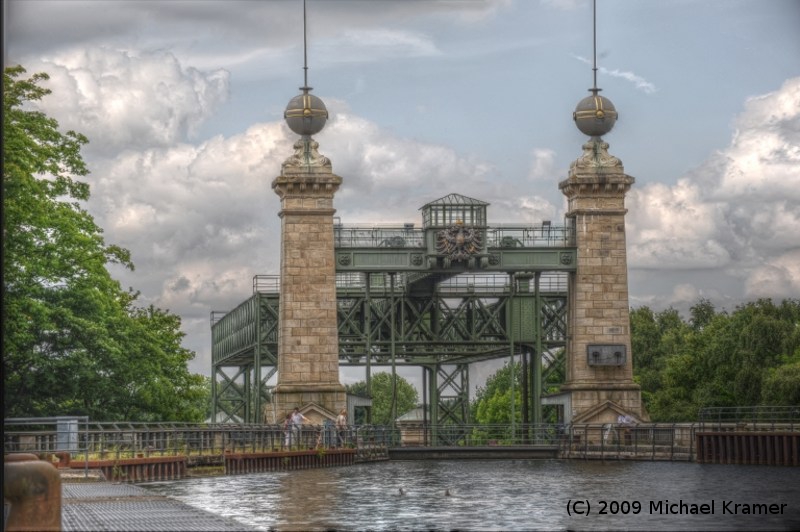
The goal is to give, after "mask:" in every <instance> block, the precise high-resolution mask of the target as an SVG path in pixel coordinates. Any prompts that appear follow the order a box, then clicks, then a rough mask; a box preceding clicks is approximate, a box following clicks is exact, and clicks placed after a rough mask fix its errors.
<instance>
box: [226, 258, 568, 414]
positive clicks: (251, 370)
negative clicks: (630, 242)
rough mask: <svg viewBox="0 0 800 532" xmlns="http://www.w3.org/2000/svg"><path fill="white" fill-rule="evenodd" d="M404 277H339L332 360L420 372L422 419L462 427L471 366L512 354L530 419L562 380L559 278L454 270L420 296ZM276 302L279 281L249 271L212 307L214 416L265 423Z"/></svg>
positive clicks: (562, 291)
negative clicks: (234, 298)
mask: <svg viewBox="0 0 800 532" xmlns="http://www.w3.org/2000/svg"><path fill="white" fill-rule="evenodd" d="M408 277H409V276H408V275H406V274H396V273H380V274H378V273H370V274H365V273H362V274H352V273H347V274H342V273H340V274H338V316H339V317H338V323H339V352H340V358H339V363H340V365H341V366H362V367H366V368H368V369H367V373H368V374H369V373H370V372H371V371H372V368H373V367H383V368H386V367H391V368H396V367H399V366H417V367H422V368H425V369H426V372H425V373H426V375H427V380H428V385H427V386H426V387H425V390H424V395H426V396H427V397H426V398H425V400H424V402H425V403H426V404H428V405H429V408H428V412H427V414H426V415H427V416H429V417H428V419H429V420H430V421H431V422H435V423H439V424H446V423H452V424H465V423H468V422H469V421H470V420H469V367H470V364H473V363H476V362H481V361H485V360H490V359H497V358H508V357H511V356H512V355H513V356H514V357H515V361H516V362H517V363H522V362H524V361H527V360H530V361H531V362H530V364H529V365H530V366H531V371H530V372H529V373H526V374H527V375H528V378H526V379H525V382H526V383H531V384H530V389H528V390H525V389H524V390H523V393H524V394H525V397H526V401H525V405H526V408H524V409H523V417H524V421H529V422H538V421H539V420H540V419H541V407H540V404H539V401H538V397H539V396H540V395H541V392H542V390H543V389H544V388H543V387H544V386H545V384H544V383H547V382H550V383H552V382H553V381H554V379H555V380H556V381H557V380H559V379H562V380H563V376H564V359H563V355H561V354H560V353H561V352H562V349H561V348H563V346H564V344H565V341H566V334H567V309H566V301H567V297H566V284H567V274H565V273H552V272H544V273H540V272H536V273H532V274H527V273H525V274H516V275H508V274H461V275H458V276H455V277H451V278H450V279H447V280H444V281H441V282H440V283H438V284H437V285H436V290H434V291H433V292H432V293H430V294H428V295H427V296H423V295H421V294H420V293H418V292H416V291H412V290H409V289H408V287H409V286H410V285H409V279H408ZM278 305H279V278H278V277H277V276H258V277H256V278H255V282H254V294H253V295H252V296H251V297H250V298H249V299H247V300H246V301H245V302H243V303H242V304H240V305H239V306H238V307H237V308H235V309H234V310H232V311H230V312H228V313H224V315H221V313H218V312H215V313H212V365H213V374H214V379H213V383H214V385H213V404H214V410H215V416H217V417H216V419H218V420H219V421H221V422H227V421H241V422H249V423H257V422H261V421H262V420H263V419H264V411H263V408H264V407H265V406H266V407H267V408H268V405H269V403H268V401H269V393H268V386H267V383H268V381H269V380H270V378H271V377H272V376H273V375H274V374H275V372H276V368H277V356H278V354H277V349H278V347H277V346H278ZM537 316H538V319H537ZM536 361H539V362H538V364H537V362H536ZM524 367H525V366H524V365H523V368H524ZM535 367H539V368H540V370H539V371H538V372H536V371H534V369H535ZM533 379H536V380H535V381H534V380H533ZM256 390H258V391H260V393H256Z"/></svg>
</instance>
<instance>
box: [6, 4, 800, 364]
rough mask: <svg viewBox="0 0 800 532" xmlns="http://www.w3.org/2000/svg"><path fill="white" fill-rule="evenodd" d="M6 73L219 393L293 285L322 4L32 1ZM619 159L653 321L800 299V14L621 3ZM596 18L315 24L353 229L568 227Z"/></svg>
mask: <svg viewBox="0 0 800 532" xmlns="http://www.w3.org/2000/svg"><path fill="white" fill-rule="evenodd" d="M3 7H4V10H5V12H4V17H3V18H4V24H5V28H4V36H5V43H4V44H5V46H4V53H5V56H4V61H5V64H6V65H8V64H21V65H23V66H24V67H25V68H26V69H27V70H28V72H29V73H34V72H40V71H44V72H47V73H48V74H50V76H51V79H50V81H49V82H48V86H49V87H50V88H51V89H52V90H53V95H52V96H50V97H48V98H47V99H45V100H44V101H43V102H41V108H42V109H43V110H44V111H45V112H47V113H48V114H50V115H51V116H53V117H55V118H56V119H57V120H58V121H59V122H60V124H61V125H62V127H63V128H64V129H74V130H77V131H80V132H81V133H84V134H85V135H86V136H87V137H89V139H90V141H91V143H90V144H89V145H88V146H87V147H86V149H85V151H84V156H85V159H86V160H87V162H88V163H89V166H90V168H91V170H92V173H91V175H90V176H89V177H88V181H89V183H90V185H91V187H92V198H91V200H90V201H89V203H88V205H87V207H88V209H89V211H90V212H91V213H92V214H93V215H94V216H95V218H96V221H97V222H98V224H99V225H100V226H101V227H103V228H104V229H105V235H106V241H107V242H108V243H114V244H118V245H121V246H123V247H126V248H128V249H130V250H131V252H132V255H133V261H134V263H135V265H136V270H135V272H132V273H129V272H124V271H116V270H114V273H115V275H116V276H117V277H118V278H119V279H121V281H122V282H123V285H124V286H126V287H127V286H131V287H133V288H135V289H137V290H140V291H141V293H142V297H141V303H142V304H143V305H146V304H149V303H153V304H155V305H157V306H159V307H161V308H165V309H169V310H170V311H172V312H174V313H176V314H178V315H180V316H181V318H182V320H183V329H184V331H185V332H186V334H187V337H186V340H185V345H186V346H187V347H189V348H190V349H193V350H194V351H196V352H197V355H198V356H197V359H196V360H195V361H193V362H192V363H191V366H190V367H191V369H192V370H193V371H196V372H199V373H205V374H210V370H211V363H210V327H209V315H210V312H211V311H212V310H228V309H230V308H233V307H234V306H235V305H236V304H238V303H240V302H241V301H243V300H244V299H246V298H247V297H249V296H250V294H251V293H252V278H253V276H254V275H256V274H275V273H277V272H278V263H279V257H278V254H279V219H278V217H277V212H278V209H279V202H278V197H277V196H276V195H275V194H274V193H273V192H272V190H271V189H270V183H271V181H272V179H273V178H274V177H275V176H276V175H277V174H278V172H279V170H280V163H281V162H282V161H283V160H284V159H286V158H287V157H288V156H289V155H291V144H292V142H293V141H294V135H293V134H292V133H291V132H290V131H289V130H288V128H287V127H286V125H285V124H284V122H283V119H282V117H283V109H284V108H285V106H286V103H287V102H288V101H289V100H290V99H291V98H292V97H293V96H295V95H296V94H298V93H299V90H298V87H300V86H301V85H302V84H303V70H302V66H303V34H302V12H303V11H302V2H301V1H300V0H246V1H237V0H219V1H216V0H203V1H199V0H198V1H190V0H158V1H148V0H130V1H128V0H114V1H107V2H106V1H103V0H87V1H76V0H54V1H47V0H6V1H4V3H3ZM597 27H598V30H597V58H598V67H599V69H600V70H599V73H598V86H600V87H601V88H602V89H603V95H605V96H606V97H608V98H610V99H611V100H612V101H613V102H614V104H615V105H616V107H617V110H618V111H619V114H620V118H619V121H618V122H617V125H616V127H615V129H614V130H613V131H612V132H611V133H609V134H608V135H607V136H606V137H605V138H606V140H607V141H608V142H609V143H610V145H611V148H610V152H611V153H612V154H613V155H615V156H617V157H619V158H620V159H621V160H622V162H623V163H624V165H625V170H626V173H628V174H630V175H632V176H634V177H635V178H636V184H635V186H634V188H633V190H632V191H631V193H630V194H629V196H628V202H627V206H628V207H629V209H630V211H629V214H628V217H627V223H628V226H627V229H628V250H629V268H630V291H631V305H632V306H634V307H638V306H641V305H649V306H651V307H652V308H654V309H658V310H660V309H663V308H667V307H669V306H673V307H675V308H678V309H681V310H685V309H687V308H688V306H690V305H691V304H693V303H695V302H696V301H697V300H698V299H699V298H700V297H705V298H708V299H710V300H711V301H712V302H714V303H715V304H717V305H718V306H719V307H724V308H728V309H732V308H734V307H735V305H737V304H738V303H740V302H742V301H746V300H750V299H753V298H757V297H773V298H779V299H780V298H784V297H794V298H796V297H800V31H798V29H797V28H800V3H798V2H797V1H796V0H770V1H766V2H765V1H763V0H664V1H659V2H656V1H649V2H645V1H634V0H600V1H599V2H598V13H597ZM591 58H592V7H591V2H590V0H394V1H393V0H372V1H368V0H308V61H309V67H310V68H309V82H310V83H309V84H310V85H311V86H313V87H314V94H316V95H317V96H319V97H320V98H322V99H323V100H324V101H325V103H326V105H327V106H328V109H329V111H330V114H331V119H330V120H329V122H328V125H327V126H326V128H325V129H324V130H323V131H322V133H320V134H319V135H317V137H316V139H317V140H318V141H319V143H320V152H321V153H323V154H324V155H326V156H327V157H329V158H330V159H331V160H332V162H333V168H334V171H335V172H336V173H337V174H339V175H341V176H342V177H343V178H344V184H343V186H342V188H341V190H340V191H339V193H338V194H337V196H336V198H335V200H334V202H335V206H336V208H337V209H338V215H339V216H340V217H341V219H342V222H343V223H387V222H417V223H419V221H420V220H419V212H418V210H417V209H418V208H419V207H420V206H422V205H423V204H425V203H426V202H428V201H430V200H433V199H436V198H439V197H441V196H444V195H446V194H448V193H451V192H458V193H461V194H465V195H468V196H472V197H476V198H479V199H482V200H485V201H488V202H490V203H491V207H490V210H489V221H490V223H492V222H494V223H499V222H514V221H524V222H532V223H535V222H538V221H541V220H543V219H548V220H555V221H556V222H558V221H559V220H562V219H563V215H564V210H565V202H564V199H563V197H562V196H561V194H560V192H559V190H558V182H559V181H560V180H562V179H564V178H565V177H566V175H567V170H568V168H569V164H570V162H571V161H572V160H574V159H575V158H577V157H578V156H579V155H580V154H581V144H582V143H583V142H584V141H585V140H586V139H585V137H584V136H583V135H582V134H581V133H580V132H579V131H578V130H577V129H576V128H575V126H574V124H573V122H572V111H573V110H574V108H575V104H576V103H577V102H578V101H579V100H580V99H581V98H583V97H584V96H585V95H587V94H588V92H587V89H588V88H589V87H591V85H592V71H591Z"/></svg>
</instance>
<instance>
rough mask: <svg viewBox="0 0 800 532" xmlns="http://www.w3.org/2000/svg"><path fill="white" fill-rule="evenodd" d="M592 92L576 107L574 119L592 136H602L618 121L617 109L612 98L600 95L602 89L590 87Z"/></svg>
mask: <svg viewBox="0 0 800 532" xmlns="http://www.w3.org/2000/svg"><path fill="white" fill-rule="evenodd" d="M590 90H591V92H592V94H591V95H590V96H587V97H586V98H584V99H583V100H581V101H580V102H578V105H577V106H576V107H575V112H574V113H572V119H573V120H575V125H576V126H578V129H580V130H581V132H583V133H584V134H586V135H589V136H590V137H602V136H603V135H605V134H606V133H608V132H609V131H611V129H612V128H613V127H614V124H615V123H616V122H617V110H616V108H615V107H614V104H613V103H611V100H609V99H608V98H606V97H605V96H600V95H599V94H598V92H599V91H600V89H597V88H594V89H590Z"/></svg>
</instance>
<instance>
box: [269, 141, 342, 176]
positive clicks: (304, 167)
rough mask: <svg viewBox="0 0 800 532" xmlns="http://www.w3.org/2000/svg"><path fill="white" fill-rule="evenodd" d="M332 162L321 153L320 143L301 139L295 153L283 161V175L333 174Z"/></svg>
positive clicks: (295, 145) (295, 144) (295, 147)
mask: <svg viewBox="0 0 800 532" xmlns="http://www.w3.org/2000/svg"><path fill="white" fill-rule="evenodd" d="M332 171H333V170H332V169H331V160H330V159H328V158H327V157H325V156H324V155H321V154H320V153H319V142H317V141H316V140H314V139H312V138H311V137H300V139H299V140H298V141H297V142H295V143H294V153H293V154H292V156H291V157H289V158H288V159H286V160H285V161H283V164H282V165H281V174H284V175H288V174H294V173H317V172H320V173H331V172H332Z"/></svg>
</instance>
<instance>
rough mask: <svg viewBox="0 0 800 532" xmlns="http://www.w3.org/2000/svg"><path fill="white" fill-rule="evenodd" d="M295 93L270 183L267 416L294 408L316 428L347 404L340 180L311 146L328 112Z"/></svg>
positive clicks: (305, 93) (313, 99)
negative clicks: (273, 314) (271, 305)
mask: <svg viewBox="0 0 800 532" xmlns="http://www.w3.org/2000/svg"><path fill="white" fill-rule="evenodd" d="M301 90H302V91H303V92H302V94H300V95H298V96H296V97H294V98H293V99H292V100H291V101H290V102H289V105H288V106H287V107H286V112H285V113H284V117H285V118H286V122H287V124H288V125H289V128H290V129H291V130H292V131H294V132H295V133H297V134H299V135H300V136H301V137H300V139H299V140H298V141H297V142H295V144H294V150H295V151H294V154H293V155H292V156H291V157H289V158H288V159H287V160H286V161H285V162H284V163H283V165H282V166H281V174H280V175H279V176H278V177H276V178H275V180H274V181H273V182H272V189H273V190H274V191H275V193H276V194H278V196H279V197H280V200H281V210H280V214H279V216H280V218H281V287H280V313H279V318H278V320H279V336H278V384H277V386H276V387H275V391H274V397H273V401H274V403H275V408H274V409H272V410H273V412H274V414H275V415H276V416H277V418H278V419H276V420H275V421H276V422H277V421H280V419H282V417H283V416H285V415H286V413H287V412H289V411H290V410H292V409H293V408H295V407H297V408H300V409H301V411H302V412H303V413H304V414H305V415H306V416H307V417H308V418H309V419H310V420H311V421H312V422H314V423H321V422H322V421H323V420H324V419H326V418H327V419H333V418H335V417H336V414H337V413H338V412H339V410H341V409H342V408H344V407H345V403H346V398H345V389H344V386H342V384H341V383H340V382H339V339H338V329H337V313H336V270H335V265H334V246H333V215H334V213H335V212H336V211H335V209H334V208H333V196H334V194H335V193H336V191H337V190H338V188H339V185H340V184H341V183H342V178H341V177H339V176H337V175H335V174H334V173H333V170H332V168H331V162H330V160H328V158H327V157H324V156H322V155H320V154H319V152H318V151H317V149H318V147H319V144H318V143H317V142H316V141H315V140H314V139H312V138H311V135H313V134H316V133H318V132H319V131H321V130H322V128H323V127H324V125H325V121H326V120H327V117H328V111H327V109H326V108H325V105H324V104H323V103H322V100H320V99H319V98H317V97H316V96H312V95H311V94H309V91H310V90H311V88H310V87H308V86H304V87H301Z"/></svg>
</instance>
